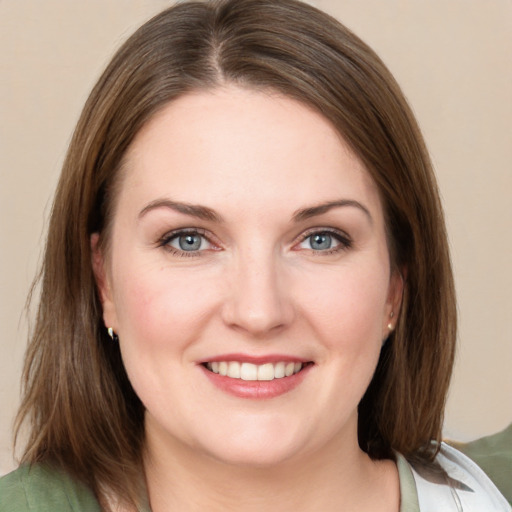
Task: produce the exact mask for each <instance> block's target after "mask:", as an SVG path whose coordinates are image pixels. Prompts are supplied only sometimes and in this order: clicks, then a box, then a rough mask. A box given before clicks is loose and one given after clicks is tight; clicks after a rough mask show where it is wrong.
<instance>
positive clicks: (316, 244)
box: [310, 233, 332, 251]
mask: <svg viewBox="0 0 512 512" xmlns="http://www.w3.org/2000/svg"><path fill="white" fill-rule="evenodd" d="M310 241H311V248H312V249H315V250H317V251H319V250H325V249H330V248H331V244H332V237H331V235H329V234H327V233H317V234H315V235H311V237H310Z"/></svg>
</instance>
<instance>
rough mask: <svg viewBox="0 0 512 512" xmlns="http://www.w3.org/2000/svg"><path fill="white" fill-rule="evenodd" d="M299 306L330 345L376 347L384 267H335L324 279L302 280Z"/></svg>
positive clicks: (383, 299)
mask: <svg viewBox="0 0 512 512" xmlns="http://www.w3.org/2000/svg"><path fill="white" fill-rule="evenodd" d="M304 284H305V286H304V288H303V289H302V292H301V295H302V297H303V300H302V301H301V302H302V310H303V314H304V315H305V316H306V317H309V318H310V320H311V324H312V325H314V326H316V329H317V330H318V331H319V332H321V333H322V334H323V336H322V337H323V339H324V342H325V343H327V344H328V345H330V346H331V347H332V348H339V349H343V350H347V349H354V350H356V351H360V350H364V349H365V347H367V346H368V344H370V345H372V346H373V345H375V344H377V345H378V346H379V347H380V343H381V341H382V340H381V336H382V319H383V315H384V312H385V306H386V300H387V293H388V277H387V271H386V269H385V268H384V269H382V267H380V266H379V265H377V266H375V267H374V268H372V267H369V268H365V269H364V271H359V272H358V271H357V269H355V270H354V269H353V268H346V269H335V270H334V271H333V272H331V273H330V274H329V275H326V276H324V279H321V280H319V279H312V280H311V282H309V283H308V282H305V283H304Z"/></svg>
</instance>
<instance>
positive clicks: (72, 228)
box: [17, 0, 456, 507]
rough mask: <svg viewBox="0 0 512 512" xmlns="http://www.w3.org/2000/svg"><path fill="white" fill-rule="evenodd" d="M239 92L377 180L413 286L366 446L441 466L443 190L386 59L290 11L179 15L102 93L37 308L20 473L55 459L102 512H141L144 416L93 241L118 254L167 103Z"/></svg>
mask: <svg viewBox="0 0 512 512" xmlns="http://www.w3.org/2000/svg"><path fill="white" fill-rule="evenodd" d="M226 83H231V84H236V85H239V86H240V87H248V88H253V89H262V90H268V89H270V90H273V91H278V92H280V93H282V94H284V95H286V96H288V97H291V98H294V99H296V100H298V101H300V102H302V103H304V104H306V105H308V106H310V107H311V108H313V109H315V110H316V111H318V112H319V113H320V114H321V115H323V116H324V117H325V118H326V119H327V120H329V121H330V122H331V123H332V125H333V126H334V127H335V128H336V129H337V130H338V132H339V133H340V134H341V135H342V136H343V137H344V139H345V140H346V141H347V142H348V143H349V144H350V146H351V148H352V150H353V151H354V152H355V154H356V155H357V156H358V157H359V158H360V159H361V161H362V162H363V163H364V165H365V166H366V169H367V170H368V172H369V173H370V174H371V176H372V177H373V180H374V181H375V183H376V185H377V187H378V189H379V193H380V196H381V200H382V203H383V207H384V214H385V219H386V226H387V237H388V246H389V251H390V256H391V261H392V264H393V265H394V267H395V269H398V270H399V271H401V272H402V274H403V276H404V281H405V284H404V296H403V303H402V308H401V314H400V318H399V321H398V324H397V327H396V330H395V332H394V333H393V334H392V335H391V336H390V339H389V340H388V342H387V343H386V344H385V346H384V348H383V350H382V353H381V357H380V360H379V363H378V367H377V370H376V373H375V376H374V378H373V381H372V383H371V384H370V386H369V388H368V390H367V392H366V394H365V396H364V398H363V400H362V401H361V403H360V405H359V443H360V446H361V448H362V449H363V450H364V451H366V452H367V453H368V454H369V455H370V456H371V457H372V458H375V459H379V458H388V457H392V456H393V452H394V451H395V450H396V451H398V452H401V453H403V454H404V455H406V456H408V457H413V458H414V457H416V458H421V459H424V460H431V459H432V457H433V456H434V452H435V449H432V444H431V440H439V439H440V435H441V426H442V418H443V410H444V404H445V399H446V393H447V389H448V384H449V380H450V375H451V370H452V364H453V357H454V345H455V327H456V314H455V299H454V286H453V278H452V272H451V266H450V259H449V253H448V244H447V237H446V230H445V225H444V220H443V214H442V209H441V205H440V200H439V195H438V191H437V185H436V182H435V178H434V175H433V172H432V166H431V163H430V160H429V157H428V154H427V151H426V149H425V145H424V142H423V139H422V136H421V133H420V130H419V128H418V126H417V123H416V121H415V119H414V116H413V114H412V113H411V110H410V108H409V107H408V105H407V102H406V100H405V99H404V96H403V94H402V93H401V91H400V89H399V87H398V85H397V84H396V82H395V80H394V79H393V77H392V75H391V74H390V72H389V71H388V70H387V68H386V67H385V66H384V64H383V63H382V61H381V60H380V59H379V58H378V57H377V55H376V54H375V53H374V52H373V51H372V50H371V49H370V48H369V47H368V46H367V45H366V44H364V43H363V42H362V41H361V40H360V39H359V38H357V37H356V36H355V35H354V34H353V33H351V32H350V31H349V30H348V29H347V28H345V27H344V26H343V25H341V24H340V23H339V22H338V21H336V20H335V19H333V18H331V17H329V16H328V15H326V14H324V13H322V12H321V11H319V10H317V9H315V8H313V7H311V6H309V5H306V4H304V3H301V2H298V1H295V0H221V1H214V2H183V3H179V4H177V5H175V6H173V7H171V8H169V9H167V10H166V11H164V12H162V13H161V14H159V15H157V16H156V17H154V18H153V19H152V20H150V21H149V22H147V23H146V24H145V25H143V26H142V27H141V28H140V29H139V30H138V31H137V32H136V33H135V34H134V35H133V36H132V37H130V38H129V39H128V41H127V42H126V43H125V44H124V45H123V46H122V47H121V49H120V50H119V51H118V52H117V54H116V55H115V56H114V58H113V59H112V61H111V62H110V64H109V65H108V67H107V68H106V70H105V72H104V73H103V75H102V76H101V78H100V80H99V81H98V83H97V84H96V86H95V87H94V89H93V91H92V93H91V95H90V97H89V99H88V100H87V103H86V105H85V107H84V109H83V112H82V115H81V117H80V119H79V121H78V125H77V127H76V130H75V132H74V135H73V138H72V141H71V143H70V147H69V150H68V153H67V157H66V160H65V162H64V166H63V169H62V174H61V177H60V181H59V184H58V187H57V191H56V195H55V199H54V203H53V209H52V212H51V218H50V225H49V231H48V238H47V243H46V249H45V256H44V261H43V264H42V269H41V274H40V284H41V295H40V301H39V307H38V312H37V320H36V323H35V328H34V331H33V334H32V337H31V340H30V343H29V346H28V350H27V355H26V363H25V369H24V396H23V401H22V405H21V408H20V411H19V414H18V417H17V429H18V430H17V431H19V428H20V426H21V425H22V424H24V423H27V425H28V426H29V433H30V435H29V438H28V443H27V445H26V448H25V451H24V454H23V457H22V461H24V462H30V463H34V462H41V461H46V462H51V463H53V464H56V465H57V466H59V467H61V468H63V469H65V470H66V471H68V472H70V473H71V474H72V475H74V476H75V477H76V478H78V479H80V480H82V481H83V482H85V483H86V484H87V485H88V486H90V488H91V489H92V490H93V492H95V494H96V495H97V496H98V497H99V499H100V501H102V502H103V503H104V506H105V507H106V505H105V495H106V493H107V492H108V493H113V494H114V495H115V496H117V497H119V498H120V499H121V500H125V501H126V502H127V503H128V504H131V505H134V504H135V503H137V500H138V499H139V497H140V493H141V488H140V485H139V484H141V481H142V480H143V478H141V475H142V474H143V469H142V452H143V448H144V408H143V405H142V404H141V402H140V400H139V399H138V397H137V396H136V394H135V392H134V391H133V389H132V387H131V385H130V382H129V380H128V378H127V375H126V373H125V370H124V367H123V363H122V360H121V356H120V353H119V349H118V347H117V346H116V345H115V344H113V343H112V342H111V341H110V339H109V338H108V337H107V333H106V330H105V326H104V325H103V321H102V310H101V303H100V301H99V297H98V292H97V289H96V285H95V280H94V276H93V271H92V268H91V250H90V237H91V234H92V233H99V234H100V240H101V243H102V244H104V245H105V246H108V242H109V237H110V226H111V221H112V212H113V209H114V208H115V203H116V198H117V189H118V185H119V181H120V180H119V169H120V167H121V166H122V161H123V156H124V155H125V154H126V151H127V149H128V147H129V146H130V143H131V142H132V141H133V139H134V137H135V136H136V134H137V133H138V132H139V130H140V129H141V128H142V127H143V126H144V125H145V124H146V123H147V122H148V120H150V119H151V118H152V117H153V116H154V115H155V113H156V112H158V111H159V110H160V109H162V108H163V107H164V106H165V105H167V104H168V103H169V102H170V101H173V100H174V99H176V98H178V97H180V96H182V95H184V94H187V93H188V92H191V91H197V90H204V89H211V88H215V87H218V86H220V85H222V84H226Z"/></svg>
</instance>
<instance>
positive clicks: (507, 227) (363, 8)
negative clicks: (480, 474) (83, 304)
mask: <svg viewBox="0 0 512 512" xmlns="http://www.w3.org/2000/svg"><path fill="white" fill-rule="evenodd" d="M170 3H171V2H169V1H163V0H87V1H85V2H84V1H79V0H44V1H41V0H0V415H1V416H0V474H2V473H5V472H7V471H8V470H9V469H11V468H12V467H13V465H14V463H13V460H12V456H11V426H12V420H13V418H14V414H15V411H16V407H17V404H18V397H19V381H20V374H21V366H22V358H23V352H24V348H25V344H26V334H27V319H26V317H25V316H24V313H23V307H24V303H25V299H26V295H27V292H28V290H29V286H30V283H31V280H32V278H33V276H34V275H35V272H36V267H37V263H38V261H39V258H40V252H41V249H42V246H43V243H44V236H43V233H44V226H45V220H46V217H47V214H48V211H49V207H50V204H51V196H52V193H53V189H54V187H55V184H56V180H57V177H58V174H59V168H60V165H61V163H62V160H63V157H64V152H65V150H66V146H67V143H68V141H69V138H70V135H71V132H72V130H73V127H74V124H75V122H76V120H77V117H78V115H79V112H80V109H81V107H82V105H83V103H84V101H85V99H86V97H87V94H88V92H89V90H90V89H91V87H92V85H93V84H94V82H95V80H96V78H97V77H98V76H99V73H100V72H101V70H102V69H103V67H104V66H105V64H106V62H107V61H108V59H109V57H110V56H111V55H112V53H113V51H114V50H115V49H116V48H118V47H119V45H120V44H121V43H122V41H124V39H125V38H126V37H127V36H128V35H129V34H130V33H131V32H132V31H133V30H134V29H135V28H136V27H137V26H138V25H139V24H140V23H141V22H143V21H144V20H146V19H148V18H149V17H150V16H151V15H152V14H154V13H156V12H158V11H160V10H161V9H163V8H164V7H166V6H167V5H170ZM310 3H312V4H314V5H316V6H318V7H320V8H322V9H324V10H326V11H328V12H330V13H331V14H333V15H335V16H336V17H338V18H339V19H340V20H341V21H343V22H344V23H345V24H346V25H347V26H348V27H349V28H351V29H353V30H354V31H355V32H356V34H358V35H359V36H361V37H362V38H363V39H364V40H365V41H366V42H367V43H369V44H370V45H371V46H373V48H374V49H375V50H376V51H377V53H379V55H380V56H381V57H382V58H383V60H384V61H385V62H386V64H387V65H388V66H389V67H390V69H391V71H392V72H393V73H394V74H395V76H396V78H397V79H398V81H399V83H400V84H401V85H402V87H403V89H404V91H405V94H406V96H407V97H408V99H409V100H410V103H411V104H412V107H413V109H414V111H415V112H416V114H417V116H418V119H419V122H420V125H421V127H422V129H423V132H424V135H425V138H426V141H427V144H428V146H429V149H430V151H431V154H432V158H433V161H434V164H435V167H436V171H437V174H438V178H439V184H440V188H441V193H442V197H443V201H444V207H445V211H446V217H447V224H448V230H449V235H450V241H451V248H452V258H453V264H454V269H455V276H456V286H457V292H458V300H459V311H460V330H459V352H458V356H457V364H456V368H455V374H454V379H453V385H452V388H451V392H450V397H449V402H448V408H447V412H446V421H445V433H446V435H448V436H450V437H452V438H454V437H455V438H459V439H463V440H467V439H471V438H475V437H479V436H482V435H485V434H488V433H492V432H494V431H497V430H499V429H501V428H503V427H504V426H505V425H506V424H507V423H509V422H511V421H512V372H511V371H510V369H511V366H512V265H511V259H512V258H511V255H512V201H511V195H512V194H511V192H512V170H511V165H512V164H511V162H512V137H511V135H512V130H511V126H512V98H511V94H512V65H511V62H512V2H510V0H493V1H487V0H465V1H463V0H429V1H428V2H427V1H415V0H401V1H399V0H388V1H383V0H318V1H316V2H310ZM55 314H58V311H56V312H55Z"/></svg>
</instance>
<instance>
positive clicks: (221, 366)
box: [219, 361, 228, 376]
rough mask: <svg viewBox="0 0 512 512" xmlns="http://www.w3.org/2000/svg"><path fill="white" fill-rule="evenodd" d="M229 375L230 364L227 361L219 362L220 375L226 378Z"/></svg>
mask: <svg viewBox="0 0 512 512" xmlns="http://www.w3.org/2000/svg"><path fill="white" fill-rule="evenodd" d="M227 374H228V363H226V361H220V362H219V375H224V376H226V375H227Z"/></svg>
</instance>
